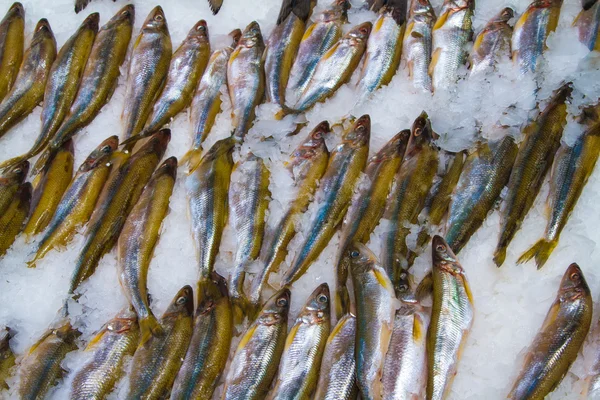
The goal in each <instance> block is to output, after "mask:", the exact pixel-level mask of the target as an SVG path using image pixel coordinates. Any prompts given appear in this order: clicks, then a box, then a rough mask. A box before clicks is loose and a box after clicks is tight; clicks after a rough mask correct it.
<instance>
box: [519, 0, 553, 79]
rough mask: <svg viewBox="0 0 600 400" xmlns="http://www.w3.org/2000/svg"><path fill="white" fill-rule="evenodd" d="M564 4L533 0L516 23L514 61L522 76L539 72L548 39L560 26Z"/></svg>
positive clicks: (546, 0)
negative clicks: (561, 10) (561, 9)
mask: <svg viewBox="0 0 600 400" xmlns="http://www.w3.org/2000/svg"><path fill="white" fill-rule="evenodd" d="M562 3H563V1H562V0H533V1H532V2H531V4H529V6H528V7H527V10H525V12H524V13H523V14H521V16H520V17H519V19H518V20H517V22H516V23H515V27H514V33H513V36H512V42H511V48H512V59H513V63H514V64H515V65H516V66H517V67H518V69H519V72H520V73H521V74H523V75H524V74H527V73H535V72H536V71H537V69H538V67H539V64H540V61H541V58H542V53H543V52H544V50H545V48H546V38H547V37H548V35H549V34H550V32H554V30H556V26H557V25H558V18H559V16H560V8H561V6H562Z"/></svg>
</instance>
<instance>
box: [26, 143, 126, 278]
mask: <svg viewBox="0 0 600 400" xmlns="http://www.w3.org/2000/svg"><path fill="white" fill-rule="evenodd" d="M118 145H119V138H118V137H117V136H111V137H109V138H108V139H106V140H104V141H103V142H102V143H100V145H99V146H98V147H96V149H94V151H93V152H92V153H91V154H90V155H89V156H88V158H87V159H86V160H85V161H84V162H83V164H81V166H80V167H79V170H78V171H77V173H76V174H75V176H74V177H73V180H72V181H71V183H70V184H69V187H68V188H67V190H66V191H65V194H64V195H63V197H62V198H61V199H60V203H58V206H57V207H56V212H55V213H54V216H53V217H52V220H51V221H50V223H49V224H48V228H47V230H46V231H45V233H44V236H42V238H41V239H40V241H39V242H38V243H39V244H38V245H37V249H36V254H35V257H34V258H33V259H32V260H31V261H29V262H28V263H27V264H28V266H29V267H35V264H36V262H37V261H39V260H41V259H42V258H43V257H44V256H45V255H46V253H48V252H49V251H50V250H52V249H54V248H57V247H59V248H60V247H65V246H66V245H67V244H68V243H69V242H70V241H71V239H72V238H73V236H74V235H75V233H76V232H77V230H78V229H80V228H81V227H82V226H83V225H85V224H86V223H87V222H88V220H89V219H90V217H91V216H92V212H93V211H94V207H95V206H96V202H97V200H98V197H99V196H100V192H101V191H102V188H103V187H104V183H105V182H106V181H107V179H108V176H109V173H110V171H111V169H112V165H113V160H112V155H113V153H114V151H115V150H116V149H117V146H118Z"/></svg>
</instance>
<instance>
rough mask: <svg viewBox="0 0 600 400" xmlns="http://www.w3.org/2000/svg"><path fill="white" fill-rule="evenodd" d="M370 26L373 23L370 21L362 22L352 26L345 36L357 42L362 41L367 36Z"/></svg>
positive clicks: (371, 26)
mask: <svg viewBox="0 0 600 400" xmlns="http://www.w3.org/2000/svg"><path fill="white" fill-rule="evenodd" d="M372 28H373V24H372V23H371V22H369V21H367V22H363V23H362V24H360V25H357V26H355V27H354V28H352V29H351V30H350V32H348V33H347V36H348V37H350V38H351V39H353V40H354V41H355V42H357V43H364V42H366V41H367V39H368V38H369V35H370V34H371V29H372Z"/></svg>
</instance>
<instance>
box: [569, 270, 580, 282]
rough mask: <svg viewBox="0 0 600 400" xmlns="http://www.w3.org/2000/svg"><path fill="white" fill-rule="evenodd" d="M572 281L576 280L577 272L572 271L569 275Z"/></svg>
mask: <svg viewBox="0 0 600 400" xmlns="http://www.w3.org/2000/svg"><path fill="white" fill-rule="evenodd" d="M570 278H571V280H572V281H576V280H578V279H579V274H578V273H577V272H573V273H572V274H571V276H570Z"/></svg>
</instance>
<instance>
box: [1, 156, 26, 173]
mask: <svg viewBox="0 0 600 400" xmlns="http://www.w3.org/2000/svg"><path fill="white" fill-rule="evenodd" d="M28 158H29V154H24V155H21V156H18V157H13V158H9V159H8V160H6V161H2V162H1V163H0V170H5V169H8V168H10V167H12V166H14V165H17V164H18V163H20V162H21V161H24V160H27V159H28Z"/></svg>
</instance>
